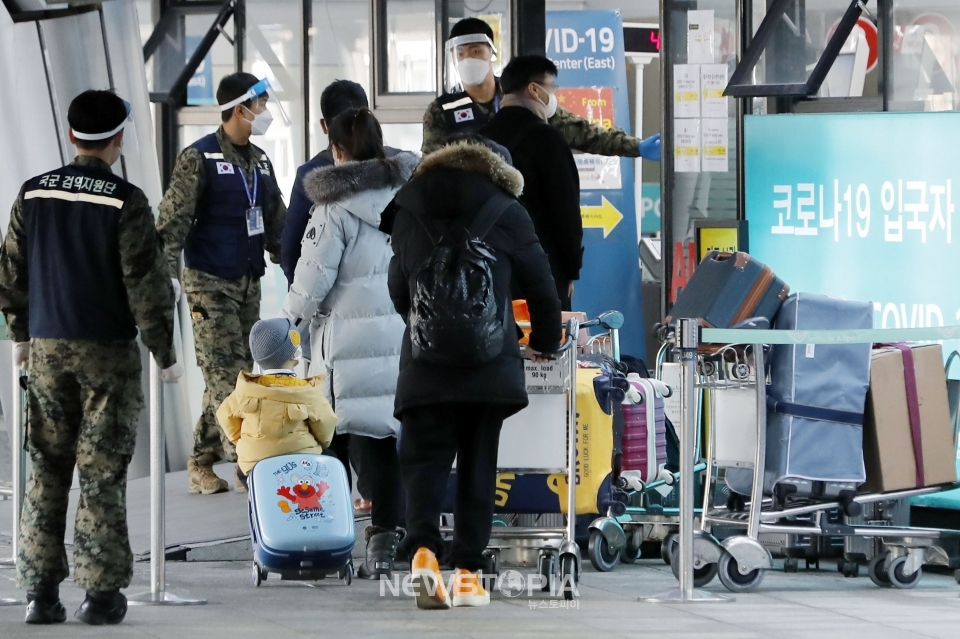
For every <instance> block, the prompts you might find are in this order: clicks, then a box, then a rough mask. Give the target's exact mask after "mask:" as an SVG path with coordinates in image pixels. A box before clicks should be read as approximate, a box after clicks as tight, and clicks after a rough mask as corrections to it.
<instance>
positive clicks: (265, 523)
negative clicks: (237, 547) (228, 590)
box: [247, 453, 356, 586]
mask: <svg viewBox="0 0 960 639" xmlns="http://www.w3.org/2000/svg"><path fill="white" fill-rule="evenodd" d="M248 489H249V492H248V501H247V503H248V510H249V514H250V537H251V540H252V545H253V583H254V585H255V586H259V585H260V583H261V582H262V581H264V580H266V578H267V573H271V572H272V573H275V574H278V575H280V579H298V580H311V581H312V580H317V579H324V578H325V577H327V576H328V575H333V574H335V575H337V577H338V578H339V579H343V580H344V581H346V583H347V584H349V583H350V582H351V581H352V578H353V561H352V559H351V556H352V554H353V546H354V542H355V540H356V530H355V527H354V520H353V504H352V503H351V500H350V488H349V484H348V483H347V473H346V471H345V470H344V468H343V464H341V463H340V461H339V460H338V459H337V458H335V457H330V456H327V455H316V454H296V453H295V454H292V455H280V456H277V457H269V458H267V459H264V460H262V461H260V462H258V463H257V465H256V466H254V467H253V470H252V471H251V472H250V477H249V479H248Z"/></svg>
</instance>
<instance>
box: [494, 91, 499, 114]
mask: <svg viewBox="0 0 960 639" xmlns="http://www.w3.org/2000/svg"><path fill="white" fill-rule="evenodd" d="M499 111H500V96H499V95H495V96H493V112H494V113H498V112H499Z"/></svg>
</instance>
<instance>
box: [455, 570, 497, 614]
mask: <svg viewBox="0 0 960 639" xmlns="http://www.w3.org/2000/svg"><path fill="white" fill-rule="evenodd" d="M489 605H490V593H488V592H487V591H486V590H484V588H483V584H482V583H481V582H480V575H479V574H477V573H475V572H470V571H469V570H467V569H466V568H458V569H457V572H456V574H455V575H454V576H453V607H454V608H459V607H461V606H489Z"/></svg>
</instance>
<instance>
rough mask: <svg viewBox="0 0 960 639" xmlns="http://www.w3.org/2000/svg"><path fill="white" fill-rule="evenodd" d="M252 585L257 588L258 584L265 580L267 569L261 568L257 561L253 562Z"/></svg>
mask: <svg viewBox="0 0 960 639" xmlns="http://www.w3.org/2000/svg"><path fill="white" fill-rule="evenodd" d="M252 577H253V585H254V587H255V588H259V587H260V584H262V583H263V582H264V581H266V580H267V571H266V570H264V569H263V568H261V567H260V566H259V565H258V564H257V562H253V574H252Z"/></svg>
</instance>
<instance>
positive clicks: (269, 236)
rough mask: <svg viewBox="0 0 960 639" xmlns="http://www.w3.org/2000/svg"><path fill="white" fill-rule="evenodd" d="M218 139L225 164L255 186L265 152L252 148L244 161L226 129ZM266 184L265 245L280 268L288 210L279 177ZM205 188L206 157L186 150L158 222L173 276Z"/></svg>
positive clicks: (252, 146) (163, 202)
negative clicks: (279, 184)
mask: <svg viewBox="0 0 960 639" xmlns="http://www.w3.org/2000/svg"><path fill="white" fill-rule="evenodd" d="M216 136H217V142H219V143H220V148H221V149H222V150H223V160H224V161H225V162H229V163H230V164H234V165H236V166H238V167H240V168H241V169H242V170H243V172H244V174H245V175H246V176H247V179H248V180H249V181H251V182H252V181H253V169H254V167H256V166H257V164H259V163H260V160H261V159H262V158H264V157H265V155H266V154H265V153H264V152H263V149H261V148H259V147H258V146H256V145H254V144H250V159H249V160H245V159H243V156H242V155H240V152H239V151H237V149H236V147H234V146H233V145H232V144H231V143H230V142H229V141H228V140H227V137H226V134H225V133H224V132H223V127H220V128H219V129H217V133H216ZM261 176H262V174H261ZM262 177H265V176H262ZM264 183H265V184H266V185H268V188H267V189H266V190H265V191H264V197H265V198H266V199H265V201H264V205H263V225H264V245H265V247H266V249H267V252H268V253H269V254H270V260H271V261H272V262H273V263H274V264H279V263H280V235H281V233H282V232H283V223H284V220H285V219H286V217H287V207H286V205H285V204H284V203H283V198H282V197H281V195H280V187H279V186H278V185H277V180H276V177H274V176H272V175H271V176H269V178H268V179H266V180H264V181H263V182H261V184H264ZM205 186H206V176H205V171H204V168H203V154H202V153H201V152H200V151H198V150H197V149H195V148H193V147H187V148H185V149H184V150H183V151H181V152H180V155H179V156H178V157H177V164H176V166H175V167H174V169H173V175H172V176H171V177H170V186H168V187H167V192H166V193H164V195H163V200H162V201H161V202H160V207H159V209H160V217H159V219H158V220H157V229H158V230H159V231H160V239H161V240H162V242H163V250H164V251H165V252H166V254H167V259H168V260H169V263H170V267H171V272H173V273H178V272H179V271H178V267H177V262H178V260H179V259H180V251H182V250H183V244H184V242H185V241H186V239H187V234H188V233H189V232H190V228H191V226H192V225H193V221H194V217H195V215H196V208H197V201H198V200H199V199H200V196H201V195H202V194H203V189H204V188H205Z"/></svg>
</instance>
